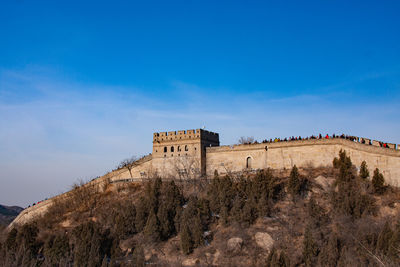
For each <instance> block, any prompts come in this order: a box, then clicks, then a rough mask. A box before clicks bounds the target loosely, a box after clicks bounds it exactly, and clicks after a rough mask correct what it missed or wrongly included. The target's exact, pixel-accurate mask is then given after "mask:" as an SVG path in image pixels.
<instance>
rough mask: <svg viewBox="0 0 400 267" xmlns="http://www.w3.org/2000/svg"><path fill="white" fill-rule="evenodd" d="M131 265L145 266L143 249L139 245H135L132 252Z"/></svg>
mask: <svg viewBox="0 0 400 267" xmlns="http://www.w3.org/2000/svg"><path fill="white" fill-rule="evenodd" d="M132 258H133V264H134V266H136V267H144V266H145V265H146V260H145V257H144V251H143V247H142V246H141V245H137V246H136V247H135V250H134V251H133V257H132Z"/></svg>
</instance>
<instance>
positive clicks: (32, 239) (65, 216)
mask: <svg viewBox="0 0 400 267" xmlns="http://www.w3.org/2000/svg"><path fill="white" fill-rule="evenodd" d="M333 166H334V167H333V168H312V169H298V168H297V167H296V166H294V167H293V169H292V170H286V171H281V172H276V171H275V172H274V171H272V170H264V171H259V172H257V173H256V174H246V175H245V174H241V175H236V176H229V177H220V176H218V174H217V173H216V174H215V177H214V178H213V179H210V180H204V179H199V180H190V181H181V180H176V181H172V180H168V181H162V180H161V179H159V178H158V179H154V180H151V181H148V182H144V183H143V184H136V183H125V184H120V185H118V184H110V185H107V186H105V187H104V188H103V189H104V190H96V189H95V188H91V187H83V186H76V187H75V188H74V189H73V190H72V192H71V197H70V198H68V199H60V200H58V201H56V202H55V203H54V205H53V206H52V207H51V208H50V210H49V212H48V214H46V215H45V216H44V217H42V218H38V219H37V220H36V221H35V222H33V223H31V224H27V225H23V226H20V227H18V228H14V229H13V230H11V231H9V232H8V233H6V232H5V233H4V236H3V238H2V240H1V243H0V265H1V266H70V265H74V266H144V265H145V264H152V265H154V266H181V265H192V266H194V265H196V266H216V265H218V266H232V265H234V266H349V265H354V266H398V265H399V264H400V257H399V255H400V254H399V252H400V220H399V218H400V217H399V208H400V206H399V202H400V192H399V190H398V189H396V188H392V187H389V186H385V183H384V177H383V176H382V174H381V173H380V172H379V170H375V172H374V174H373V177H372V179H368V177H369V173H368V172H367V171H366V170H367V166H366V165H365V163H363V164H362V166H361V167H360V170H359V171H357V169H356V167H355V166H353V165H352V162H351V159H350V158H349V157H348V156H347V155H346V153H345V152H343V151H341V152H340V155H339V157H338V158H335V159H334V161H333Z"/></svg>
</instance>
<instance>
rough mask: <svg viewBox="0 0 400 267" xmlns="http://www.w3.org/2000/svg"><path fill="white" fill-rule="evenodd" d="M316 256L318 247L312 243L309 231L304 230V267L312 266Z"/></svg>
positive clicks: (307, 229)
mask: <svg viewBox="0 0 400 267" xmlns="http://www.w3.org/2000/svg"><path fill="white" fill-rule="evenodd" d="M317 255H318V247H317V244H316V243H315V241H314V238H313V236H312V233H311V230H310V228H309V227H307V228H306V232H305V234H304V241H303V260H304V263H305V265H306V266H314V262H315V257H316V256H317Z"/></svg>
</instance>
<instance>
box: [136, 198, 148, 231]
mask: <svg viewBox="0 0 400 267" xmlns="http://www.w3.org/2000/svg"><path fill="white" fill-rule="evenodd" d="M148 216H149V208H148V205H147V202H146V199H145V198H144V197H140V199H139V201H138V204H137V205H136V218H135V228H136V231H137V232H141V231H143V229H144V227H145V225H146V222H147V217H148Z"/></svg>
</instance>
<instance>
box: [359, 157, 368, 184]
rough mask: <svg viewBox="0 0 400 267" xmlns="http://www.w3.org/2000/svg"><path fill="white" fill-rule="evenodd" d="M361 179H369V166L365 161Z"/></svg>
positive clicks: (362, 163) (362, 164)
mask: <svg viewBox="0 0 400 267" xmlns="http://www.w3.org/2000/svg"><path fill="white" fill-rule="evenodd" d="M360 177H361V178H363V179H364V180H365V179H367V178H368V177H369V171H368V166H367V163H366V162H365V160H364V161H363V162H361V166H360Z"/></svg>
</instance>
